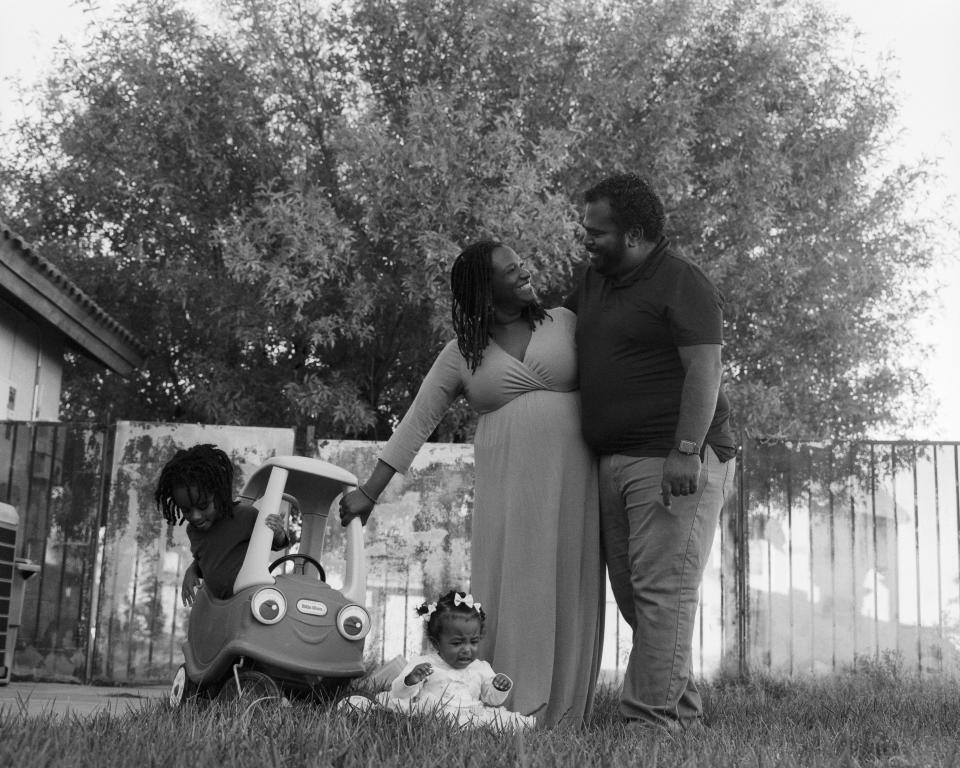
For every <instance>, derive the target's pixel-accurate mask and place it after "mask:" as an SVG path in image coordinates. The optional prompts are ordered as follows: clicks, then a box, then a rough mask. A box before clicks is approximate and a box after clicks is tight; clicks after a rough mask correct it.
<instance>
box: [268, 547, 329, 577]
mask: <svg viewBox="0 0 960 768" xmlns="http://www.w3.org/2000/svg"><path fill="white" fill-rule="evenodd" d="M288 560H291V561H294V562H295V561H297V560H300V561H301V565H300V573H302V574H303V575H306V573H307V567H306V566H307V563H309V564H310V565H312V566H313V567H314V568H316V569H317V572H318V573H319V574H320V581H323V582H326V580H327V574H326V572H325V571H324V570H323V566H322V565H320V563H318V562H317V561H316V560H314V559H313V558H312V557H310V555H304V554H301V553H300V552H294V553H292V554H289V555H284V556H283V557H278V558H277V559H276V560H274V561H273V562H272V563H270V568H269V571H270V573H273V569H274V568H276V567H277V566H278V565H281V564H282V563H285V562H287V561H288Z"/></svg>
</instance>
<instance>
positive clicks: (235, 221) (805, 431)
mask: <svg viewBox="0 0 960 768" xmlns="http://www.w3.org/2000/svg"><path fill="white" fill-rule="evenodd" d="M849 34H850V30H849V28H848V27H847V26H846V24H845V23H844V22H842V21H841V20H838V19H837V18H835V17H833V16H831V15H830V14H829V13H827V12H826V11H824V10H823V9H822V8H820V7H819V6H817V5H815V4H813V3H808V2H804V1H803V0H792V1H790V2H776V3H773V2H767V1H766V0H715V1H711V0H685V1H684V2H665V1H664V0H607V2H604V3H600V4H597V3H595V2H586V1H585V0H543V1H542V2H531V1H530V0H474V1H473V2H469V3H467V2H462V0H353V1H352V2H349V3H346V2H345V3H343V4H342V5H335V6H333V7H332V8H329V9H327V8H326V5H325V4H315V3H313V2H311V1H310V0H285V2H280V3H275V2H268V1H267V0H231V1H230V2H226V3H224V18H223V23H222V25H221V26H219V27H217V28H216V29H213V30H211V29H206V28H203V27H201V26H200V25H199V24H198V23H197V22H196V21H195V20H194V19H193V18H191V16H190V14H189V13H187V12H186V11H183V10H181V9H178V8H177V7H176V6H175V5H174V4H173V3H172V2H161V1H160V0H157V1H155V2H153V3H150V4H135V5H131V6H130V8H129V9H128V10H127V11H126V12H125V13H124V14H123V15H121V16H120V17H118V18H117V19H116V20H115V21H114V22H113V23H112V24H111V25H109V26H108V27H107V28H105V29H104V30H101V31H100V32H98V33H97V34H96V35H94V36H92V37H91V40H90V42H89V44H88V45H87V46H86V47H85V49H84V50H82V51H78V52H74V53H72V54H71V55H70V56H69V57H67V58H66V59H65V61H64V63H63V65H62V66H61V67H60V68H59V69H57V70H56V71H55V72H54V73H53V76H52V77H51V78H50V79H49V80H48V82H47V84H46V85H45V86H44V90H43V97H44V98H43V105H44V112H43V113H42V114H41V115H40V117H39V118H38V119H37V120H35V121H32V122H30V123H28V124H23V125H21V126H19V128H18V137H19V139H20V141H19V143H18V147H19V151H18V152H17V153H10V154H9V155H8V157H7V158H6V160H5V162H4V163H3V166H2V168H0V173H2V177H3V180H4V182H5V184H6V185H7V187H8V190H9V192H8V197H7V199H6V201H5V202H6V204H7V206H8V208H9V210H10V211H11V212H12V213H13V215H14V217H15V218H16V220H17V221H18V222H19V223H20V224H21V226H22V227H23V228H24V229H25V231H24V234H25V235H27V236H28V237H32V238H33V239H34V240H35V241H37V242H38V244H39V245H40V247H41V249H42V252H43V253H45V254H46V255H48V256H50V257H52V258H55V259H56V260H57V261H58V263H60V264H61V265H62V266H63V267H64V269H65V270H66V271H68V273H70V274H72V275H73V276H74V277H75V278H76V279H77V281H78V282H80V283H81V285H82V286H83V287H84V288H85V289H86V290H88V291H89V292H90V293H91V294H92V295H93V296H94V297H95V298H96V300H97V301H99V302H100V303H101V304H102V305H103V306H104V307H106V308H107V309H108V310H109V311H110V312H111V313H112V314H114V315H115V316H116V317H118V318H121V319H122V320H123V321H124V322H125V323H126V324H127V325H128V326H129V327H130V328H131V330H132V331H133V332H134V333H136V334H137V335H138V336H139V337H140V338H142V339H144V340H145V341H147V342H148V343H149V345H150V347H151V349H152V355H151V358H150V362H149V364H148V365H147V366H146V367H145V368H144V369H143V370H142V371H141V372H139V374H138V375H137V376H136V378H135V379H134V380H133V381H132V382H129V383H125V382H121V381H117V380H115V379H113V378H111V377H109V376H103V375H93V374H92V373H91V371H90V369H89V367H88V366H87V365H86V364H84V363H82V361H78V362H77V365H76V366H75V367H74V368H71V370H70V375H69V377H68V380H67V382H66V392H67V395H68V399H67V402H68V409H67V414H65V415H67V416H70V415H76V414H81V413H82V414H88V413H93V414H97V415H103V414H105V413H107V412H108V411H109V413H111V414H112V415H113V416H115V417H124V418H151V419H159V420H180V419H182V420H191V421H207V422H215V421H217V422H234V423H247V424H261V425H267V424H291V423H294V424H298V425H314V426H315V427H316V429H317V431H318V433H319V434H322V435H327V436H331V437H335V436H365V437H374V436H377V437H384V436H386V435H387V434H388V433H389V431H390V428H391V426H392V425H393V424H394V423H395V421H396V419H397V418H398V416H399V415H401V414H402V413H403V411H404V409H405V408H406V406H407V405H408V404H409V401H410V399H411V398H412V396H413V394H414V393H415V391H416V388H417V386H418V384H419V381H420V379H421V378H422V376H423V374H424V373H425V371H426V369H427V367H428V366H429V365H430V363H431V361H432V359H433V356H434V355H435V354H436V351H437V350H438V349H439V346H440V345H441V344H442V343H443V342H444V341H445V340H446V339H448V338H449V337H450V335H451V332H450V326H449V320H448V316H449V297H448V290H447V275H448V270H449V266H450V263H451V260H452V258H453V257H454V256H455V255H456V253H457V252H458V250H459V248H460V247H462V245H464V244H466V243H467V242H469V241H472V240H474V239H477V238H480V237H497V238H500V239H503V240H505V241H507V242H509V243H510V244H511V245H513V246H514V247H515V249H516V250H517V251H518V252H519V253H520V254H521V255H522V257H523V258H524V259H525V260H526V261H527V262H528V263H529V264H530V265H531V266H532V267H533V268H534V271H535V272H536V281H537V286H538V288H539V289H540V291H541V294H542V295H543V296H544V297H546V298H547V299H548V300H549V301H550V302H556V301H558V300H559V298H560V297H562V295H563V294H564V292H565V291H566V290H568V289H569V288H570V287H571V286H572V285H573V283H574V281H575V279H576V274H577V272H578V269H579V264H580V261H581V254H580V252H579V249H578V248H577V246H576V244H575V238H574V236H573V235H574V230H575V228H576V224H577V219H578V215H579V213H578V211H579V207H580V196H581V194H582V190H583V189H584V188H585V187H586V186H587V185H589V184H590V183H592V182H593V181H595V180H597V179H598V178H599V177H600V176H602V175H605V174H607V173H609V172H612V171H616V170H623V169H631V170H638V171H640V172H641V173H644V174H645V175H647V176H649V177H650V178H651V179H652V181H653V182H654V184H655V186H656V187H657V188H658V189H659V190H660V191H661V192H662V194H663V196H664V199H665V203H666V205H667V209H668V217H669V218H668V228H669V233H670V235H671V237H672V238H673V240H674V241H675V242H676V243H677V244H678V245H679V246H680V247H681V249H682V250H683V251H684V252H685V253H686V254H687V255H689V256H690V258H692V259H693V260H694V261H696V262H697V263H699V264H700V265H702V266H703V268H704V269H705V270H706V271H707V272H708V274H710V275H711V276H712V277H713V278H714V279H715V280H716V281H717V283H718V284H719V285H720V287H721V290H722V291H723V293H724V296H725V298H726V302H727V307H726V317H727V319H728V329H727V345H726V350H725V359H726V362H727V367H728V377H727V378H728V380H727V388H728V391H729V392H730V395H731V397H732V400H733V402H734V404H735V407H736V419H737V424H738V425H739V426H740V427H742V428H745V429H747V430H748V431H750V432H752V433H754V434H774V435H790V436H798V437H799V436H803V437H826V436H833V437H852V436H858V435H862V434H863V433H864V432H865V431H866V430H868V429H870V428H871V427H874V426H876V425H878V424H881V423H888V422H889V423H893V424H896V423H898V422H899V423H906V419H908V418H910V416H911V414H910V412H909V411H908V410H906V409H905V403H907V402H908V401H909V399H910V398H909V395H910V394H911V393H913V392H915V391H916V390H917V389H918V388H919V387H920V386H921V385H922V380H921V378H920V376H919V374H918V372H917V371H915V370H912V369H910V368H909V367H908V366H906V365H905V364H904V363H903V362H902V356H901V355H900V354H899V350H900V349H901V348H902V347H903V345H905V344H908V343H910V339H909V337H908V335H907V324H908V321H909V319H910V318H912V317H914V316H915V315H916V314H917V313H918V312H919V311H920V309H921V308H922V305H923V301H924V300H925V295H924V293H923V291H922V290H921V288H920V286H921V285H922V281H921V278H922V277H923V273H924V271H925V270H926V269H927V268H928V267H929V266H930V265H931V263H932V259H933V237H932V228H931V225H930V223H929V222H925V221H922V220H917V219H916V218H913V215H912V210H911V208H910V204H911V202H912V201H913V200H914V199H916V197H917V196H919V195H922V194H923V193H924V190H925V189H926V188H927V187H926V185H927V184H928V183H929V177H928V170H929V169H927V168H925V167H922V166H921V167H916V168H906V167H904V168H896V169H894V170H892V171H890V172H887V173H885V174H881V173H879V172H878V168H879V167H880V166H881V160H882V152H883V150H884V148H885V146H886V144H887V142H889V141H890V140H891V138H892V136H891V129H892V127H893V123H892V120H893V115H894V114H895V106H896V105H895V103H894V101H893V97H892V88H891V85H890V83H889V82H888V80H887V77H886V75H885V74H884V73H883V72H882V71H881V72H873V71H868V70H866V69H864V68H862V67H860V66H858V65H856V64H854V63H853V62H851V61H849V60H846V59H845V58H843V57H842V56H841V55H839V54H838V53H837V51H838V50H840V46H839V43H840V42H842V41H843V40H844V39H845V36H847V35H849ZM470 425H471V418H470V416H469V414H468V413H466V411H465V410H464V409H462V408H459V409H455V410H454V412H453V413H452V414H451V416H450V418H448V420H447V422H445V424H444V426H443V428H442V430H441V433H440V434H441V436H442V437H444V438H447V439H451V438H462V437H464V436H465V435H467V434H469V431H470V428H471V427H470Z"/></svg>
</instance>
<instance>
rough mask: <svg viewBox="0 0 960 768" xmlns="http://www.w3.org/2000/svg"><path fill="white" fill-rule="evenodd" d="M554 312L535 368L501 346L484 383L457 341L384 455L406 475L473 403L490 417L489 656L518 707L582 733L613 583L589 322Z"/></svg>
mask: <svg viewBox="0 0 960 768" xmlns="http://www.w3.org/2000/svg"><path fill="white" fill-rule="evenodd" d="M548 314H549V317H548V318H546V319H544V321H543V323H542V324H539V325H538V326H537V327H536V330H535V331H534V333H533V334H532V335H531V338H530V343H529V345H528V346H527V349H526V352H525V354H524V357H523V360H522V361H521V360H518V359H516V358H515V357H513V356H511V355H510V354H508V353H507V352H505V351H504V350H503V349H501V348H500V347H499V346H498V345H497V344H496V343H495V342H493V341H491V342H490V343H489V344H488V345H487V347H486V349H485V350H484V353H483V362H482V363H481V365H480V366H479V367H478V368H477V370H476V372H474V373H473V374H471V373H470V368H469V366H468V365H467V362H466V360H465V359H464V357H463V355H462V354H461V353H460V351H459V349H458V347H457V343H456V341H455V340H454V341H451V342H450V343H449V344H447V346H446V347H444V349H443V351H442V352H441V353H440V355H439V356H438V357H437V360H436V361H435V362H434V364H433V367H432V368H431V369H430V372H429V373H428V374H427V376H426V378H425V379H424V381H423V384H422V385H421V387H420V391H419V392H418V393H417V396H416V398H415V400H414V402H413V404H412V405H411V407H410V410H409V411H408V412H407V414H406V415H405V416H404V418H403V420H402V421H401V422H400V424H399V425H398V427H397V429H396V431H395V432H394V434H393V436H392V437H391V438H390V440H389V442H388V443H387V444H386V446H385V447H384V450H383V453H382V454H381V456H380V458H381V459H382V460H383V461H384V462H385V463H387V464H389V465H390V466H391V467H393V468H394V469H395V470H397V471H398V472H401V473H403V472H406V470H407V469H408V468H409V466H410V463H411V462H412V461H413V458H414V456H415V455H416V453H417V451H418V450H419V449H420V447H421V446H422V445H423V443H424V441H425V440H426V439H427V437H429V435H430V434H431V433H432V432H433V430H434V429H435V428H436V426H437V424H438V423H439V421H440V419H442V418H443V416H444V414H445V413H446V411H447V409H448V408H449V406H450V404H451V403H452V402H453V401H454V400H455V399H456V397H457V396H459V395H461V394H462V395H464V396H465V397H466V398H467V401H468V402H469V403H470V405H471V406H472V407H473V408H474V409H476V410H477V411H478V412H479V414H480V418H479V420H478V423H477V430H476V435H475V437H474V467H475V473H476V488H475V495H474V508H473V518H472V521H471V522H472V525H471V528H472V537H471V585H470V591H471V593H472V594H473V596H474V597H475V598H476V599H477V600H479V601H481V603H482V604H483V606H484V611H485V612H486V614H487V620H486V627H485V638H484V648H483V649H482V656H483V657H484V658H486V659H487V660H488V661H490V663H491V664H492V665H493V668H494V669H495V670H496V671H497V672H504V673H506V674H507V675H509V676H510V677H511V678H513V681H514V688H513V694H512V699H511V700H510V701H509V702H508V705H509V708H510V709H512V710H515V711H517V712H520V713H521V714H525V715H528V714H535V715H536V716H537V718H538V722H539V723H540V724H541V725H546V726H553V725H556V724H558V723H561V722H563V723H573V724H577V723H580V722H581V721H582V720H583V718H584V717H585V716H586V715H587V714H588V713H589V711H590V708H591V706H592V703H593V694H594V688H595V684H596V679H597V673H598V671H599V666H600V653H601V649H602V624H603V602H604V582H603V566H602V561H601V556H600V540H599V513H598V505H599V494H598V490H597V473H596V461H595V458H594V456H593V455H592V454H591V452H590V450H589V449H588V448H587V446H586V445H585V444H584V442H583V439H582V438H581V435H580V398H579V393H578V392H577V391H576V387H577V367H576V350H575V348H574V341H573V334H574V328H575V325H576V315H574V314H573V313H572V312H570V311H568V310H566V309H563V308H562V307H561V308H558V309H553V310H550V311H549V313H548ZM451 586H455V585H451Z"/></svg>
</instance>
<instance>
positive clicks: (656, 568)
mask: <svg viewBox="0 0 960 768" xmlns="http://www.w3.org/2000/svg"><path fill="white" fill-rule="evenodd" d="M663 462H664V460H663V459H661V458H639V457H635V456H624V455H621V454H613V455H608V456H602V457H601V458H600V521H601V522H600V524H601V528H600V530H601V535H602V543H603V549H604V557H605V559H606V563H607V569H608V570H609V572H610V583H611V586H612V587H613V594H614V597H615V598H616V600H617V606H618V607H619V608H620V613H622V614H623V617H624V619H626V621H627V623H628V624H629V625H630V628H631V629H632V630H633V649H632V650H631V651H630V660H629V662H628V663H627V672H626V676H625V678H624V681H623V693H622V695H621V699H620V712H621V713H622V714H623V716H624V717H625V718H627V719H629V720H645V721H648V722H651V723H656V724H659V725H663V726H666V727H667V728H676V727H678V726H687V725H690V724H692V723H693V722H694V721H695V720H697V719H698V718H700V717H701V716H702V714H703V703H702V701H701V699H700V693H699V691H697V686H696V684H695V683H694V681H693V669H692V664H691V658H692V655H693V630H694V619H695V617H696V613H697V603H698V602H699V592H700V580H701V578H702V577H703V569H704V567H705V566H706V563H707V559H708V558H709V556H710V548H711V546H712V545H713V536H714V533H715V532H716V529H717V521H718V519H719V517H720V510H721V508H722V507H723V503H724V500H725V499H726V498H727V497H728V496H729V494H730V492H731V490H732V488H733V480H734V474H735V473H734V469H735V466H736V464H735V460H734V459H730V460H729V461H727V462H724V463H722V464H721V463H720V461H719V459H717V456H716V454H715V453H714V452H713V450H712V449H711V448H710V447H709V446H707V448H706V449H705V451H704V462H703V467H702V470H701V473H700V482H699V485H698V488H697V492H696V493H695V494H691V495H689V496H673V497H672V498H671V502H670V504H671V506H670V508H669V509H668V508H666V507H664V505H663V498H662V496H661V492H660V481H661V478H662V470H663Z"/></svg>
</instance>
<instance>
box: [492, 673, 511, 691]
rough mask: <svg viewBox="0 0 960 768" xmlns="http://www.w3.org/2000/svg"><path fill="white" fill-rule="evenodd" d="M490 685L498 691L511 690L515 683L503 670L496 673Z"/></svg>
mask: <svg viewBox="0 0 960 768" xmlns="http://www.w3.org/2000/svg"><path fill="white" fill-rule="evenodd" d="M490 685H492V686H493V687H494V688H496V689H497V690H498V691H509V690H510V687H511V686H512V685H513V681H512V680H511V679H510V678H509V677H507V676H506V675H505V674H503V672H498V673H497V674H496V675H494V678H493V680H491V681H490Z"/></svg>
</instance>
